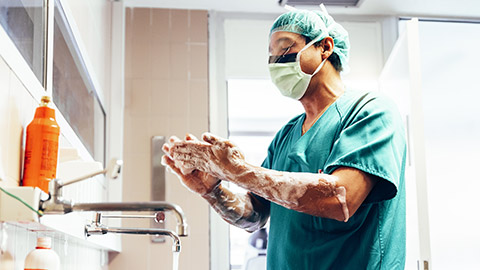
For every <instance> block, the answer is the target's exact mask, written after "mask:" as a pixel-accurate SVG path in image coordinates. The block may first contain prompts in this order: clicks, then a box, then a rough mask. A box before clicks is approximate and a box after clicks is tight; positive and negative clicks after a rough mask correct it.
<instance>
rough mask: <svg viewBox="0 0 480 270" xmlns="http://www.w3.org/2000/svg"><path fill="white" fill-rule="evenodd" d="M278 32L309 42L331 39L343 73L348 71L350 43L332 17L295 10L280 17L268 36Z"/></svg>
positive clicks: (316, 11) (346, 34)
mask: <svg viewBox="0 0 480 270" xmlns="http://www.w3.org/2000/svg"><path fill="white" fill-rule="evenodd" d="M279 31H286V32H292V33H297V34H300V35H303V36H305V37H308V38H309V39H311V40H314V39H316V38H318V40H319V41H320V40H322V39H324V38H326V37H328V36H329V37H331V38H333V43H334V47H333V51H334V52H335V53H336V54H337V55H338V56H339V58H340V63H341V65H342V69H343V71H348V69H349V67H348V57H349V51H350V41H349V39H348V32H347V31H346V30H345V28H343V27H342V26H341V25H340V24H338V23H337V22H335V20H333V18H332V16H330V15H328V14H327V13H325V12H322V11H319V10H301V9H295V10H292V11H289V12H287V13H284V14H282V15H280V16H279V17H278V18H277V20H275V22H274V23H273V26H272V28H271V29H270V36H271V35H272V34H273V33H275V32H279Z"/></svg>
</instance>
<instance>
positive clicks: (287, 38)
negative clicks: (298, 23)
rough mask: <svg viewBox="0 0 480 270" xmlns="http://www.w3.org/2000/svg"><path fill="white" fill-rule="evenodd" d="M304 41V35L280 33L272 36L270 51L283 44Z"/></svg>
mask: <svg viewBox="0 0 480 270" xmlns="http://www.w3.org/2000/svg"><path fill="white" fill-rule="evenodd" d="M299 40H303V38H302V35H300V34H297V33H292V32H285V31H279V32H275V33H273V34H272V35H271V36H270V44H269V47H270V49H272V48H275V47H276V46H279V45H282V43H283V42H287V43H288V42H290V43H293V42H295V41H299Z"/></svg>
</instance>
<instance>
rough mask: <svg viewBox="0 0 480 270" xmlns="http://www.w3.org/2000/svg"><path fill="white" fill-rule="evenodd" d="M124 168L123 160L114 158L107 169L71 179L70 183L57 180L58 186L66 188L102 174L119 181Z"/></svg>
mask: <svg viewBox="0 0 480 270" xmlns="http://www.w3.org/2000/svg"><path fill="white" fill-rule="evenodd" d="M122 166H123V161H122V160H120V159H116V158H113V159H111V160H110V162H109V163H108V166H107V167H106V168H105V169H103V170H100V171H96V172H93V173H89V174H86V175H83V176H80V177H77V178H74V179H71V180H68V181H61V180H57V181H58V186H59V188H62V187H64V186H68V185H71V184H74V183H77V182H80V181H83V180H86V179H89V178H92V177H94V176H97V175H100V174H106V176H107V177H108V178H110V179H117V178H118V176H119V175H120V172H121V169H122Z"/></svg>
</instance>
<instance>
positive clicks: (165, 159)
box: [162, 155, 183, 176]
mask: <svg viewBox="0 0 480 270" xmlns="http://www.w3.org/2000/svg"><path fill="white" fill-rule="evenodd" d="M162 164H163V165H164V166H167V167H168V168H170V169H171V170H172V171H173V172H174V173H176V174H178V175H182V176H183V174H182V172H181V171H180V169H179V168H177V167H176V166H175V161H173V159H171V158H170V157H169V156H166V155H164V156H162Z"/></svg>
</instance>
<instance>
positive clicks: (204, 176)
mask: <svg viewBox="0 0 480 270" xmlns="http://www.w3.org/2000/svg"><path fill="white" fill-rule="evenodd" d="M185 141H190V142H200V141H199V140H198V139H197V138H195V137H194V136H193V135H190V134H187V136H186V137H185ZM178 142H181V140H180V139H178V138H177V137H171V138H170V143H172V144H175V143H178ZM162 149H163V151H164V152H165V154H166V155H164V156H163V157H162V163H163V164H164V165H166V166H168V167H170V169H172V170H173V172H175V174H177V175H178V177H179V178H180V180H181V181H182V183H183V184H184V185H185V186H186V187H187V188H188V189H189V190H191V191H192V192H195V193H198V194H200V195H201V196H203V195H205V194H208V193H209V192H210V191H211V190H212V189H213V188H214V187H215V186H216V185H217V184H218V183H219V182H220V180H218V178H216V177H214V176H212V175H210V174H208V173H206V172H202V171H199V170H197V169H185V168H181V167H179V164H180V163H179V162H177V163H176V162H175V161H174V160H173V159H172V158H171V157H170V156H169V155H170V146H169V145H168V144H164V145H163V148H162Z"/></svg>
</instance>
